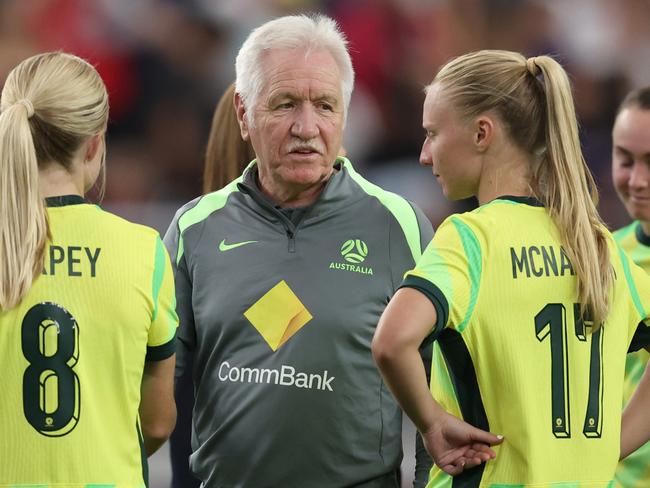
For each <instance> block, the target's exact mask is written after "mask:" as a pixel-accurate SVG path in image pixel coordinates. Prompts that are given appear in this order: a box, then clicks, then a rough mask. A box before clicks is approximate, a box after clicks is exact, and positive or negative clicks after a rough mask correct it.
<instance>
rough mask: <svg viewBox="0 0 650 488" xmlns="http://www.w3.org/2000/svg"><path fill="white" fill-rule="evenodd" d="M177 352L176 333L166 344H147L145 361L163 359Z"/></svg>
mask: <svg viewBox="0 0 650 488" xmlns="http://www.w3.org/2000/svg"><path fill="white" fill-rule="evenodd" d="M175 352H176V333H174V336H173V337H172V338H171V339H170V340H169V341H167V342H166V343H164V344H161V345H159V346H147V354H146V356H145V358H144V360H145V361H162V360H164V359H167V358H168V357H170V356H171V355H172V354H174V353H175Z"/></svg>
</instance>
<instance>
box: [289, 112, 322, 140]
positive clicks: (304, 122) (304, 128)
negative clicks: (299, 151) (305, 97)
mask: <svg viewBox="0 0 650 488" xmlns="http://www.w3.org/2000/svg"><path fill="white" fill-rule="evenodd" d="M318 134H319V129H318V120H317V116H316V113H315V110H314V107H312V106H311V105H310V104H302V105H301V106H300V107H299V109H298V110H297V111H296V118H295V120H294V121H293V124H292V125H291V135H293V136H296V137H299V138H300V139H303V140H309V139H313V138H314V137H316V136H318Z"/></svg>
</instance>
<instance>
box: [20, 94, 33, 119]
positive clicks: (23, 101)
mask: <svg viewBox="0 0 650 488" xmlns="http://www.w3.org/2000/svg"><path fill="white" fill-rule="evenodd" d="M16 104H20V105H22V106H23V107H25V110H27V118H28V119H31V118H32V117H33V115H34V104H32V102H31V101H30V100H29V99H27V98H21V99H20V100H18V101H17V102H16Z"/></svg>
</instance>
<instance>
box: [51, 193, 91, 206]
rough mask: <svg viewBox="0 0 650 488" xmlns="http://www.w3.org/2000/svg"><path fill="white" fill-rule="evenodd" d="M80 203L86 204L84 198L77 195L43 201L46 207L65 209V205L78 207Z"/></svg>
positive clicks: (61, 196)
mask: <svg viewBox="0 0 650 488" xmlns="http://www.w3.org/2000/svg"><path fill="white" fill-rule="evenodd" d="M82 203H88V202H87V201H86V199H85V198H84V197H81V196H79V195H59V196H56V197H47V198H46V199H45V205H46V206H47V207H65V206H67V205H80V204H82Z"/></svg>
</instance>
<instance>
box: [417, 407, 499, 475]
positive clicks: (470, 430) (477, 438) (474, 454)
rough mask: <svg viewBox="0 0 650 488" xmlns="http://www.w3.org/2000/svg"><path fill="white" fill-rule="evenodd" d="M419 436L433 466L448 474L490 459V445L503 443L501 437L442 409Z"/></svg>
mask: <svg viewBox="0 0 650 488" xmlns="http://www.w3.org/2000/svg"><path fill="white" fill-rule="evenodd" d="M422 439H423V441H424V446H425V447H426V449H427V452H428V453H429V455H430V456H431V458H432V459H433V460H434V462H435V463H436V465H437V466H438V467H439V468H440V469H442V470H443V471H444V472H445V473H447V474H451V475H457V474H460V473H462V472H463V469H465V468H473V467H474V466H478V465H479V464H481V463H484V462H486V461H489V460H490V459H494V458H495V457H496V453H495V452H494V451H493V450H492V449H491V447H490V446H493V445H497V444H501V443H502V442H503V437H502V436H496V435H494V434H491V433H489V432H485V431H483V430H480V429H477V428H476V427H473V426H471V425H470V424H468V423H467V422H463V421H462V420H460V419H459V418H457V417H454V416H453V415H450V414H448V413H446V412H445V413H444V414H443V415H442V418H441V419H440V420H439V421H438V422H437V423H436V424H435V425H434V426H433V428H432V429H430V430H429V431H427V432H423V433H422Z"/></svg>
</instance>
